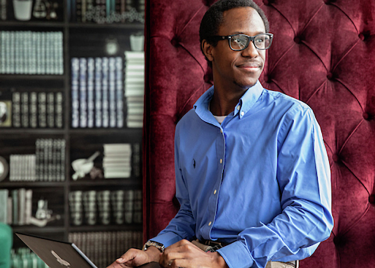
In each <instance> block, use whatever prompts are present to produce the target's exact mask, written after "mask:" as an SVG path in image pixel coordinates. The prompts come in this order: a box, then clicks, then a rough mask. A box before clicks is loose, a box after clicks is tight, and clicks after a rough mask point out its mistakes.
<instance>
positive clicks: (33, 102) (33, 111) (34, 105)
mask: <svg viewBox="0 0 375 268" xmlns="http://www.w3.org/2000/svg"><path fill="white" fill-rule="evenodd" d="M37 113H38V94H37V93H36V92H31V93H30V127H32V128H36V127H37V126H38V117H37Z"/></svg>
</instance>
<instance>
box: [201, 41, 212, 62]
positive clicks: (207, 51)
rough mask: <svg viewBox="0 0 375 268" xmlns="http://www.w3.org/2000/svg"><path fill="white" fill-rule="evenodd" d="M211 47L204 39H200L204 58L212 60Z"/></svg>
mask: <svg viewBox="0 0 375 268" xmlns="http://www.w3.org/2000/svg"><path fill="white" fill-rule="evenodd" d="M212 49H213V46H212V45H211V44H209V43H208V42H207V41H206V39H204V40H203V41H202V51H203V54H204V55H205V56H206V58H207V59H208V60H209V61H211V62H212V61H213V60H214V58H213V55H212Z"/></svg>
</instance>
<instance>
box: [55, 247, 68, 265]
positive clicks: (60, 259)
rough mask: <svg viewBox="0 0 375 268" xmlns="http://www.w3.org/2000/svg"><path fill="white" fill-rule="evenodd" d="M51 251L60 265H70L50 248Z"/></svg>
mask: <svg viewBox="0 0 375 268" xmlns="http://www.w3.org/2000/svg"><path fill="white" fill-rule="evenodd" d="M51 253H52V255H53V256H55V258H56V260H57V262H58V263H60V264H61V265H64V266H66V267H70V263H69V262H67V261H65V260H63V259H62V258H61V257H60V256H59V255H57V253H56V252H54V251H53V250H51Z"/></svg>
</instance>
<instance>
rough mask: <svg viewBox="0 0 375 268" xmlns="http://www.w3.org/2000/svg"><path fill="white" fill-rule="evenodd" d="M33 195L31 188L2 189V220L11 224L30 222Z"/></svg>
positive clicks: (0, 197)
mask: <svg viewBox="0 0 375 268" xmlns="http://www.w3.org/2000/svg"><path fill="white" fill-rule="evenodd" d="M32 196H33V192H32V190H30V189H25V188H20V189H13V190H10V191H9V190H8V189H0V204H1V206H0V222H3V223H6V224H9V225H28V224H30V221H31V215H32V214H31V213H32Z"/></svg>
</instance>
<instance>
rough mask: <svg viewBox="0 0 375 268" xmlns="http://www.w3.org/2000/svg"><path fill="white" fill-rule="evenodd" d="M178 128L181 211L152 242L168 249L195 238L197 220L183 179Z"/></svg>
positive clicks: (178, 180) (175, 153)
mask: <svg viewBox="0 0 375 268" xmlns="http://www.w3.org/2000/svg"><path fill="white" fill-rule="evenodd" d="M178 137H179V135H178V128H177V129H176V135H175V152H174V155H175V173H176V198H177V200H178V201H179V203H180V209H179V211H178V212H177V214H176V216H175V217H174V218H173V219H172V220H171V221H170V222H169V224H168V226H167V227H166V228H165V229H164V230H162V231H161V232H160V233H159V234H158V235H157V236H156V237H154V238H152V239H151V240H152V241H155V242H159V243H162V244H163V245H164V246H165V247H168V246H170V245H172V244H174V243H176V242H178V241H180V240H182V239H187V240H191V239H192V238H193V237H194V236H195V226H196V223H195V219H194V216H193V213H192V211H191V207H190V201H189V200H190V199H189V193H188V190H187V188H186V185H185V181H184V178H183V177H182V174H181V170H180V162H179V157H178V155H179V153H178Z"/></svg>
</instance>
